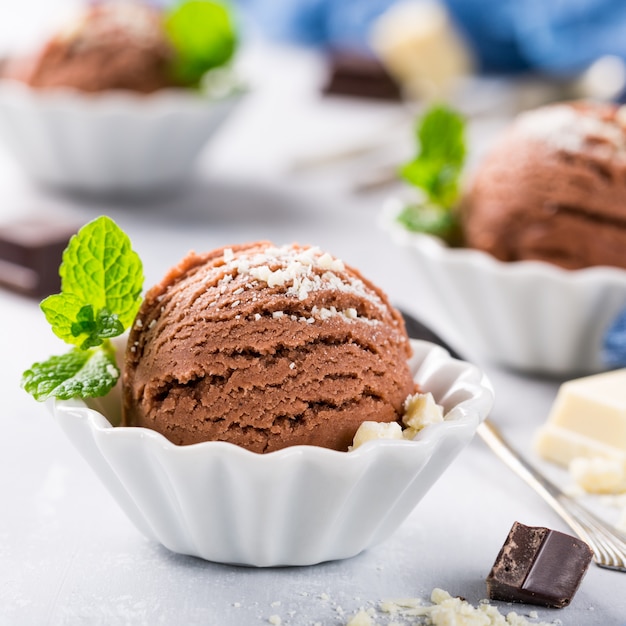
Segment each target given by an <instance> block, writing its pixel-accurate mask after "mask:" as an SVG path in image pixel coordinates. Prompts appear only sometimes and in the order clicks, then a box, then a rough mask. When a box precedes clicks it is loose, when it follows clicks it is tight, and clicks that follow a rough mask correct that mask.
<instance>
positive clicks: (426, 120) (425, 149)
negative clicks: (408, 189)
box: [400, 105, 466, 209]
mask: <svg viewBox="0 0 626 626" xmlns="http://www.w3.org/2000/svg"><path fill="white" fill-rule="evenodd" d="M416 139H417V142H418V154H417V156H416V157H415V158H414V159H413V160H412V161H410V162H408V163H406V164H405V165H404V166H402V168H401V170H400V175H401V176H402V178H404V179H405V180H406V181H407V182H408V183H410V184H412V185H414V186H416V187H418V188H419V189H421V190H422V191H423V192H424V194H425V195H426V197H427V198H428V200H429V202H430V203H433V204H437V205H439V206H441V207H444V208H447V209H450V208H452V207H453V206H454V204H455V203H456V201H457V199H458V195H459V179H460V176H461V173H462V170H463V165H464V163H465V155H466V149H465V121H464V119H463V117H462V116H461V115H459V114H458V113H456V112H455V111H453V110H452V109H450V108H448V107H446V106H443V105H435V106H433V107H432V108H431V109H429V110H428V111H427V112H426V114H425V115H424V116H423V117H422V118H421V120H419V121H418V123H417V125H416Z"/></svg>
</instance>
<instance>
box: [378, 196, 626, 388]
mask: <svg viewBox="0 0 626 626" xmlns="http://www.w3.org/2000/svg"><path fill="white" fill-rule="evenodd" d="M403 206H404V199H403V198H401V197H400V196H398V197H394V198H391V199H389V200H388V201H387V203H386V205H385V207H384V209H383V212H382V218H381V225H382V227H383V228H384V229H385V230H386V231H387V233H388V234H389V235H390V236H391V237H392V239H393V241H394V242H395V243H396V244H397V245H398V246H401V247H402V248H404V249H406V250H407V251H408V252H409V255H408V256H409V257H410V258H411V259H412V260H413V261H414V263H415V284H416V285H417V287H416V289H415V290H416V291H417V292H421V291H422V289H423V288H426V289H428V290H429V295H430V296H431V297H432V298H433V300H434V302H435V303H436V305H437V316H438V321H439V323H437V319H435V320H433V321H432V322H431V323H432V324H433V325H435V326H438V330H440V331H441V332H443V334H446V333H445V330H446V329H450V330H452V331H453V333H454V335H455V340H456V342H457V345H458V346H459V349H461V350H463V349H465V350H466V353H469V354H470V355H471V356H472V358H474V357H475V358H477V359H486V360H488V361H489V362H491V363H494V364H497V365H502V366H505V367H509V368H512V369H515V370H520V371H524V372H533V373H541V374H550V375H559V376H560V375H567V376H569V375H575V374H585V373H593V372H599V371H603V370H606V369H611V364H610V363H609V362H608V359H607V357H606V355H605V353H604V349H603V347H604V342H605V339H606V336H607V333H608V332H609V330H610V328H611V327H612V325H613V324H614V322H615V321H616V319H617V318H618V316H619V315H620V313H621V312H622V311H623V310H624V309H625V308H626V271H625V270H623V269H619V268H611V267H591V268H586V269H580V270H565V269H562V268H559V267H557V266H555V265H551V264H548V263H544V262H539V261H516V262H510V263H505V262H502V261H499V260H497V259H495V258H494V257H492V256H491V255H489V254H487V253H485V252H482V251H479V250H472V249H469V248H451V247H449V246H447V245H446V244H445V243H444V242H443V241H442V240H441V239H439V238H437V237H434V236H431V235H427V234H423V233H414V232H410V231H408V230H407V229H406V228H404V227H403V226H402V225H401V224H400V223H398V222H397V221H396V219H395V218H396V216H397V215H398V213H399V212H400V211H401V210H402V208H403Z"/></svg>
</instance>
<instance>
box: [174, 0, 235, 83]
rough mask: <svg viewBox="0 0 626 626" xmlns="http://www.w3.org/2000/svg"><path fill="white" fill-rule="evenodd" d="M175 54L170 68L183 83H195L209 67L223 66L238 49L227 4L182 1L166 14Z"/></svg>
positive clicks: (208, 1) (204, 0) (208, 0)
mask: <svg viewBox="0 0 626 626" xmlns="http://www.w3.org/2000/svg"><path fill="white" fill-rule="evenodd" d="M165 32H166V33H167V35H168V37H169V39H170V41H171V43H172V45H173V46H174V49H175V50H176V57H175V58H174V60H173V66H172V71H173V73H174V76H175V77H176V79H177V80H178V81H180V82H181V83H182V84H185V85H189V86H198V85H199V84H200V81H201V80H202V77H203V76H204V75H205V74H206V73H207V72H208V71H209V70H211V69H214V68H217V67H220V66H222V65H225V64H226V63H227V62H228V61H230V59H231V58H232V57H233V55H234V53H235V50H236V49H237V43H238V41H237V29H236V26H235V22H234V17H233V13H232V11H231V9H230V5H228V4H226V3H222V2H212V1H210V0H183V1H182V2H179V3H178V4H177V5H175V6H174V8H172V9H171V10H170V11H169V12H168V13H167V14H166V16H165Z"/></svg>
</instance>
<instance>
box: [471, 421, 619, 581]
mask: <svg viewBox="0 0 626 626" xmlns="http://www.w3.org/2000/svg"><path fill="white" fill-rule="evenodd" d="M478 434H479V435H480V436H481V438H482V439H483V441H484V442H485V443H486V444H487V445H488V446H489V448H491V449H492V450H493V452H495V454H496V455H497V456H498V457H499V458H500V459H501V460H502V461H504V463H505V464H506V465H508V466H509V468H511V469H512V470H513V471H514V472H515V473H516V474H517V475H518V476H519V477H520V478H522V479H523V480H524V481H525V482H526V483H527V484H529V485H530V486H531V487H532V488H533V489H534V490H535V491H536V492H537V493H538V494H539V495H540V496H541V497H542V498H543V499H544V500H545V501H546V502H547V503H548V504H549V505H550V506H551V507H552V508H553V509H554V510H555V511H556V512H557V513H558V514H559V515H560V516H561V517H562V518H563V520H564V521H565V522H566V523H567V524H568V525H569V526H570V528H571V529H572V530H573V531H574V532H575V533H576V534H577V535H578V536H579V537H580V538H581V539H582V540H583V541H586V542H587V543H588V544H589V547H590V548H591V550H592V551H593V555H594V562H595V563H596V564H597V565H599V566H600V567H605V568H608V569H612V570H614V571H619V572H626V535H624V534H623V533H621V532H620V531H618V530H617V529H616V528H614V527H612V526H610V525H609V524H607V523H606V522H604V521H603V520H601V519H600V518H599V517H597V516H595V515H593V513H591V512H590V511H588V510H587V509H585V507H583V506H582V505H580V504H579V503H578V502H576V500H574V499H573V498H570V497H569V496H567V495H565V494H564V493H563V492H562V491H561V490H560V489H559V488H558V487H557V486H556V485H555V484H554V483H552V482H551V481H549V480H548V479H547V478H546V477H545V476H543V474H541V473H540V472H539V471H538V470H537V469H535V468H534V467H533V466H532V465H531V464H530V463H528V461H526V459H524V457H522V456H521V455H520V454H519V452H517V451H516V450H515V449H514V448H513V447H512V446H511V445H510V444H509V443H508V442H507V441H506V439H504V437H503V436H502V435H501V433H500V432H499V430H498V429H497V428H496V426H495V425H494V424H492V423H491V422H490V420H488V419H487V420H485V421H484V422H483V423H482V424H481V425H480V426H479V428H478Z"/></svg>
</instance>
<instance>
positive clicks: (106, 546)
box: [0, 51, 626, 626]
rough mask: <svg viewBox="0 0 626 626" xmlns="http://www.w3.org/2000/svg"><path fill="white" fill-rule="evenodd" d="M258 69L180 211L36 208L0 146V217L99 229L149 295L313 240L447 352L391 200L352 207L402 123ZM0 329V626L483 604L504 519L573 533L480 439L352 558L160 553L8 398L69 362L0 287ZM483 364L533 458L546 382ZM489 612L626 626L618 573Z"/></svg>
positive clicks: (295, 57)
mask: <svg viewBox="0 0 626 626" xmlns="http://www.w3.org/2000/svg"><path fill="white" fill-rule="evenodd" d="M264 55H265V53H264V52H263V51H256V52H255V53H254V54H252V56H253V57H254V62H251V64H250V67H257V68H258V67H261V68H264V72H263V74H262V75H261V76H259V80H258V83H257V84H255V86H254V89H253V90H252V92H251V94H250V95H249V97H248V98H247V99H246V101H245V102H244V103H243V104H242V105H241V107H240V109H239V110H238V111H237V112H236V114H235V116H234V117H233V118H232V119H231V120H230V121H229V122H228V124H227V125H226V126H225V127H224V129H223V131H222V132H221V133H220V135H219V136H218V137H216V138H215V141H214V142H213V143H212V144H211V145H210V146H209V147H208V148H207V150H206V152H205V153H204V154H203V156H202V159H201V163H200V164H199V170H198V173H197V175H196V176H195V178H194V181H193V182H192V183H190V185H189V186H188V188H187V189H186V191H185V192H184V193H183V194H182V195H174V196H169V197H154V198H149V199H145V200H143V201H140V202H138V201H132V202H131V201H112V200H109V201H103V200H99V201H94V200H93V199H92V200H88V199H84V198H83V199H77V198H73V197H66V196H63V195H60V194H58V193H50V192H49V191H48V190H42V189H37V188H36V187H34V186H32V185H31V184H30V182H29V181H27V180H25V179H24V178H23V177H22V175H21V173H20V172H19V171H18V170H17V168H16V167H15V165H14V164H13V162H12V161H11V159H10V158H9V157H8V155H5V154H4V153H3V152H2V147H1V146H0V189H1V190H2V193H1V198H2V200H1V202H0V219H3V220H6V219H10V218H11V217H14V216H16V215H20V214H25V213H27V212H36V211H46V212H49V213H53V214H58V215H59V216H63V217H68V218H70V219H75V220H77V221H79V222H80V223H83V222H85V221H87V220H88V219H91V218H93V217H95V216H97V215H100V214H103V213H107V214H109V215H110V216H112V217H113V218H114V219H115V220H116V221H117V222H118V223H119V224H120V225H121V226H122V227H123V228H124V229H125V230H126V231H127V232H128V233H129V235H130V236H131V238H132V239H133V242H134V245H135V248H136V249H137V250H138V252H139V253H140V255H141V257H142V259H143V261H144V266H145V270H146V275H147V280H146V285H150V284H152V283H153V282H155V281H157V280H158V279H160V277H161V275H162V274H163V273H164V272H165V270H166V269H167V268H168V267H169V266H170V265H171V264H173V263H175V262H176V261H178V260H179V259H180V258H181V257H182V256H183V255H184V254H185V253H186V252H187V251H188V250H190V249H196V250H208V249H211V248H213V247H216V246H221V245H225V244H231V243H237V242H243V241H248V240H253V239H260V238H268V239H272V240H274V241H275V242H276V243H286V242H290V241H294V240H297V241H300V242H303V243H313V244H316V245H319V246H321V247H323V248H326V249H328V250H329V251H330V252H332V253H333V254H335V255H337V256H339V257H341V258H342V259H343V260H344V261H346V262H349V263H351V264H353V265H356V266H358V267H359V268H360V269H361V270H362V272H363V273H364V274H365V275H366V276H368V277H369V278H370V279H371V280H373V281H374V282H376V283H377V284H379V285H380V286H381V287H383V288H384V289H385V290H386V291H387V292H388V294H389V295H390V296H391V299H392V300H393V301H394V302H395V303H396V304H398V305H401V306H402V307H404V308H406V309H407V310H409V311H411V312H413V313H414V314H416V315H418V316H419V317H420V318H422V319H423V320H425V321H429V322H431V323H432V324H433V325H434V326H435V327H437V328H438V329H439V330H440V331H441V332H443V333H444V335H446V336H448V337H450V336H452V335H453V329H446V328H442V327H441V326H440V325H438V322H437V317H438V312H437V308H436V304H435V303H434V302H433V301H431V299H430V297H429V294H428V293H426V292H424V291H423V289H422V287H421V284H420V278H419V275H418V274H417V273H416V270H415V268H414V267H413V266H412V264H411V262H410V260H409V258H408V257H406V256H405V253H403V252H401V251H399V250H397V249H396V248H395V247H394V246H393V245H392V243H391V242H390V241H389V240H388V239H387V237H386V235H385V234H384V233H382V232H381V231H380V229H379V228H378V226H377V223H376V220H377V214H378V211H379V208H380V204H381V202H382V200H383V199H384V197H385V195H386V194H387V193H388V192H389V189H384V190H379V191H377V192H370V193H367V194H365V193H361V194H357V193H354V191H353V185H354V184H355V182H357V181H358V180H360V178H361V176H362V175H363V174H364V173H366V172H367V171H368V168H369V167H371V166H372V165H373V164H375V163H379V162H385V163H386V162H388V160H389V159H391V160H393V159H398V158H401V157H403V156H406V155H407V154H408V150H409V149H410V141H409V137H408V136H406V133H404V134H403V132H398V128H399V127H398V124H397V120H398V119H402V117H403V115H404V113H403V112H402V111H400V109H399V108H398V107H395V106H391V105H388V104H385V105H383V104H373V103H363V102H357V101H355V100H350V99H340V98H333V99H323V98H321V97H320V96H319V93H318V86H319V84H320V81H321V80H322V78H323V75H322V73H321V69H322V68H321V66H320V65H319V63H318V62H317V59H315V58H314V57H311V56H309V55H308V54H305V53H296V52H290V53H289V54H285V55H279V57H275V55H274V53H272V54H271V55H266V56H264ZM249 56H250V54H249ZM494 125H497V122H496V123H495V124H494ZM491 126H492V124H491V122H490V121H489V120H486V121H484V122H483V123H482V127H480V128H478V129H475V130H476V133H477V136H478V137H483V139H482V140H481V141H479V142H478V143H477V144H476V145H475V146H474V147H475V149H477V150H480V149H482V147H483V145H484V143H485V142H487V139H486V138H487V136H488V135H489V133H488V132H487V131H488V129H489V128H490V127H491ZM377 135H378V136H379V137H380V136H388V137H389V138H390V139H389V148H388V149H387V150H386V151H383V153H380V154H378V155H373V156H370V157H366V158H362V159H357V160H354V161H352V162H350V163H343V164H336V165H334V166H333V167H320V168H317V169H314V170H309V171H307V172H302V171H299V172H297V171H294V169H293V167H292V165H293V163H294V162H296V161H298V160H299V159H303V158H307V157H311V156H316V155H319V154H321V153H322V152H324V150H326V149H335V148H342V147H345V146H350V145H352V144H353V143H354V142H355V141H361V140H362V139H363V138H368V137H374V136H377ZM481 142H482V143H481ZM0 319H1V322H2V323H1V324H0V381H1V382H0V385H1V389H2V397H3V400H4V402H3V409H2V413H1V415H0V419H1V420H2V437H0V468H1V469H2V471H1V472H0V495H1V500H0V501H1V502H2V513H1V514H0V625H1V626H19V625H25V626H27V625H40V624H42V625H43V624H47V625H55V626H56V625H61V624H89V625H91V624H103V625H104V624H106V625H117V624H132V625H135V624H147V625H153V624H164V625H170V624H171V625H178V624H189V625H192V624H198V625H200V624H203V625H208V624H220V625H225V626H228V625H240V624H241V625H248V624H250V625H253V624H263V623H268V620H269V619H270V617H271V616H278V617H280V620H281V621H282V624H284V625H294V626H295V625H306V624H315V623H318V622H319V623H321V624H324V625H327V624H328V625H334V624H344V623H345V622H346V621H347V619H348V618H349V616H351V615H353V614H354V613H355V612H356V611H357V610H358V609H359V608H361V607H366V608H367V607H370V606H373V605H375V604H377V603H378V602H379V601H381V600H386V599H390V598H405V597H421V598H428V596H429V594H430V592H431V590H432V589H433V588H434V587H441V588H444V589H446V590H448V591H449V592H450V593H452V594H454V595H461V596H464V597H465V598H467V599H468V600H469V601H470V602H472V603H474V604H475V603H477V602H478V601H479V600H481V599H482V598H484V597H485V595H486V589H485V583H484V579H485V577H486V575H487V573H488V572H489V569H490V568H491V565H492V564H493V561H494V559H495V557H496V555H497V553H498V550H499V549H500V547H501V545H502V543H503V541H504V539H505V537H506V535H507V533H508V531H509V529H510V527H511V525H512V523H513V522H514V521H516V520H517V521H520V522H522V523H525V524H529V525H541V526H548V527H551V528H555V529H559V530H563V531H567V528H566V526H565V525H564V524H563V523H562V522H561V521H560V519H559V518H558V517H557V516H556V515H555V514H554V513H552V511H551V510H550V509H549V508H548V507H547V505H545V504H544V503H543V502H542V501H541V500H540V499H539V497H538V496H536V495H535V494H534V493H533V492H532V491H531V490H530V489H529V488H528V487H526V485H525V484H523V483H522V482H521V481H520V480H519V479H518V478H517V477H516V476H514V475H513V474H512V473H511V472H510V471H509V470H508V469H506V468H505V467H504V466H503V465H501V463H500V461H498V460H497V459H496V458H495V457H494V456H493V455H492V454H491V453H490V452H489V451H488V450H487V449H486V448H485V447H484V445H483V444H482V442H480V441H479V440H474V441H473V442H472V444H471V445H470V446H469V447H468V448H467V449H466V450H465V451H464V452H463V453H462V454H461V455H460V457H459V458H458V459H457V460H456V462H455V463H454V464H453V465H452V466H451V467H450V468H449V470H448V471H447V472H446V473H445V474H444V475H443V477H442V478H441V479H440V480H439V481H438V482H437V484H436V485H435V486H434V487H433V489H432V490H431V491H430V492H429V493H428V494H427V496H426V497H425V498H424V500H423V501H422V502H421V503H420V504H419V505H418V506H417V507H416V508H415V510H414V511H413V513H412V514H411V515H410V517H409V518H408V519H407V520H406V522H405V523H404V524H403V525H402V526H401V528H400V529H399V530H398V531H397V532H396V533H395V535H393V536H392V537H391V538H390V539H388V540H387V541H386V542H384V543H383V544H381V545H379V546H378V547H375V548H373V549H370V550H368V551H366V552H364V553H363V554H361V555H359V556H357V557H355V558H352V559H349V560H346V561H340V562H332V563H326V564H321V565H317V566H312V567H304V568H275V569H251V568H244V567H231V566H226V565H220V564H214V563H209V562H204V561H202V560H199V559H195V558H190V557H185V556H180V555H176V554H172V553H170V552H168V551H167V550H166V549H165V548H162V547H161V546H159V545H157V544H154V543H152V542H151V541H149V540H147V539H145V538H144V537H143V536H141V535H140V534H139V533H138V531H136V530H135V528H134V527H133V526H132V525H131V524H130V522H129V521H128V520H127V519H126V517H125V516H124V515H123V514H122V512H121V511H120V510H119V509H118V507H117V505H116V504H115V502H114V501H113V500H112V498H111V497H110V496H109V495H108V493H107V492H106V491H105V489H104V488H103V487H102V486H101V485H100V483H99V482H98V480H97V478H96V477H95V475H94V474H92V472H91V470H90V469H89V468H88V467H87V465H86V464H85V462H84V461H83V460H82V459H81V458H80V457H79V455H78V453H77V452H76V451H75V450H74V449H73V448H72V447H71V445H70V444H69V442H68V441H67V440H66V439H65V438H64V436H63V434H62V433H61V432H60V430H58V429H57V427H56V425H55V424H53V422H52V419H51V418H50V416H49V415H48V414H47V411H46V409H45V407H44V406H43V405H40V404H37V403H36V402H35V401H34V400H33V399H32V398H30V397H29V396H27V395H26V393H25V392H23V391H22V390H21V389H20V387H19V378H20V374H21V372H22V371H23V370H24V369H25V368H26V367H28V366H29V365H30V364H31V363H32V362H33V361H35V360H41V359H42V358H45V357H46V356H48V355H49V354H52V353H56V352H60V351H62V350H63V348H62V347H61V344H60V342H58V340H56V339H55V338H54V337H53V336H52V333H51V331H50V330H49V327H48V326H47V324H46V322H45V320H44V318H43V315H42V314H41V313H40V311H39V309H38V306H37V303H36V302H35V301H33V300H30V299H27V298H24V297H21V296H17V295H14V294H12V293H10V292H8V291H0ZM458 347H459V348H460V349H463V346H462V345H459V346H458ZM481 365H482V366H483V367H484V369H485V370H486V371H487V373H488V374H489V375H490V377H491V379H492V382H493V384H494V387H495V389H496V394H497V401H496V407H495V409H494V412H493V419H494V421H495V422H497V423H498V424H499V425H500V426H501V427H502V429H503V431H504V432H505V434H506V435H507V436H509V437H510V439H511V440H512V441H513V442H515V444H516V445H517V446H518V447H519V448H520V449H521V450H524V451H526V452H529V451H530V440H531V437H532V434H533V431H534V430H535V429H536V427H538V426H539V425H540V424H541V423H542V422H543V421H544V420H545V417H546V414H547V412H548V410H549V407H550V405H551V403H552V401H553V399H554V397H555V394H556V391H557V388H558V384H559V382H560V381H558V380H549V379H545V378H536V377H532V376H521V375H516V374H514V373H511V372H506V371H502V370H499V369H497V368H495V367H493V366H491V365H490V364H485V363H481ZM555 475H556V476H557V478H559V479H562V480H565V478H566V477H565V476H564V474H563V473H559V472H557V473H556V474H555ZM609 514H612V513H609ZM503 609H504V611H505V612H506V611H509V610H516V611H518V612H520V613H521V614H524V615H528V614H529V612H530V611H533V610H535V611H537V613H538V615H539V616H540V617H541V618H542V619H544V620H546V621H553V620H561V622H562V623H563V624H565V625H568V624H571V625H578V624H590V625H593V624H597V625H602V626H604V625H613V624H626V574H621V573H617V572H612V571H607V570H602V569H600V568H598V567H596V566H593V565H592V566H591V568H590V570H589V572H588V574H587V576H586V578H585V579H584V581H583V584H582V586H581V588H580V590H579V592H578V594H577V595H576V597H575V599H574V601H573V603H572V605H571V606H570V607H568V608H566V609H563V610H550V609H541V608H537V607H531V606H522V605H520V606H506V605H505V606H504V607H503ZM377 619H378V620H379V621H377V623H387V622H386V621H385V620H384V619H383V618H382V617H379V618H377ZM272 620H273V621H274V622H276V621H277V620H276V618H272Z"/></svg>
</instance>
